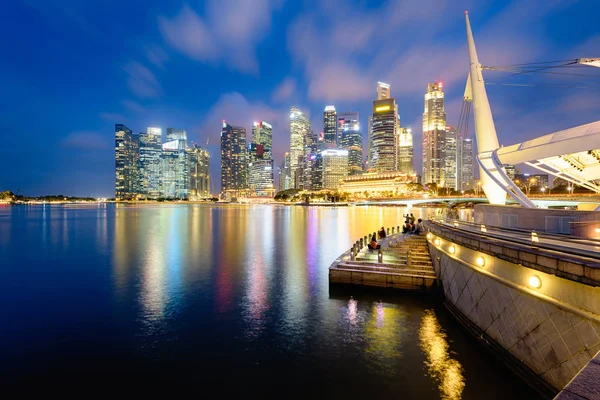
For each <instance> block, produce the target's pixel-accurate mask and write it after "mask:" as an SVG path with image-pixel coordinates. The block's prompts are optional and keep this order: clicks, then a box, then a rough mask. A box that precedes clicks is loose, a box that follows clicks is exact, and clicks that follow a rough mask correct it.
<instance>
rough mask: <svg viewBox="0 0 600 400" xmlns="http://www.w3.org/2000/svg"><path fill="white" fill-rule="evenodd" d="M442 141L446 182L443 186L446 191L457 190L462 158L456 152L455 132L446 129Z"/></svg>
mask: <svg viewBox="0 0 600 400" xmlns="http://www.w3.org/2000/svg"><path fill="white" fill-rule="evenodd" d="M445 136H446V137H445V140H444V147H445V154H444V166H445V169H446V170H445V175H446V181H445V184H444V186H445V187H446V188H448V189H452V190H458V179H457V177H458V175H459V174H458V172H457V171H458V169H461V168H462V160H458V158H459V157H460V158H462V157H461V156H460V154H461V153H462V151H457V139H458V135H457V131H456V128H455V127H453V126H447V127H446V135H445Z"/></svg>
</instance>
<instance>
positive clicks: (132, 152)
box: [115, 124, 140, 200]
mask: <svg viewBox="0 0 600 400" xmlns="http://www.w3.org/2000/svg"><path fill="white" fill-rule="evenodd" d="M139 143H140V142H139V136H138V135H135V134H134V133H133V132H132V131H131V129H129V128H127V127H126V126H125V125H122V124H116V125H115V198H116V199H117V200H129V199H133V198H135V197H136V196H137V194H138V192H139Z"/></svg>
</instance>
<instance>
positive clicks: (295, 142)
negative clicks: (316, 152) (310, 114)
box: [290, 106, 312, 189]
mask: <svg viewBox="0 0 600 400" xmlns="http://www.w3.org/2000/svg"><path fill="white" fill-rule="evenodd" d="M311 136H312V131H311V129H310V120H309V119H308V118H307V117H306V115H304V114H303V113H302V112H301V111H300V110H299V109H298V108H296V107H293V106H292V107H290V175H291V176H292V177H293V178H294V188H296V189H301V188H302V187H303V185H304V174H303V173H298V172H297V170H298V169H299V168H301V169H303V166H302V163H303V160H304V155H305V146H306V142H307V141H311V140H312V139H311Z"/></svg>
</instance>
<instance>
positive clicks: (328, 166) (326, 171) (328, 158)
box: [321, 149, 348, 190]
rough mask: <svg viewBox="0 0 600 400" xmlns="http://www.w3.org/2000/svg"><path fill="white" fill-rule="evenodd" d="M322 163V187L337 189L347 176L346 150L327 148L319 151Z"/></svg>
mask: <svg viewBox="0 0 600 400" xmlns="http://www.w3.org/2000/svg"><path fill="white" fill-rule="evenodd" d="M321 157H322V163H323V164H322V165H323V187H322V189H331V190H333V189H337V188H338V187H339V186H340V182H341V181H343V180H344V179H345V178H346V177H347V176H348V150H338V149H327V150H323V151H322V152H321Z"/></svg>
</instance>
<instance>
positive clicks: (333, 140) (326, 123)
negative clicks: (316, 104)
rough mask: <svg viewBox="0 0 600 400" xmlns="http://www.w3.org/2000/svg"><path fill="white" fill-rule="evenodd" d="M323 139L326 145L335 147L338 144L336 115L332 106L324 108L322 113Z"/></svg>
mask: <svg viewBox="0 0 600 400" xmlns="http://www.w3.org/2000/svg"><path fill="white" fill-rule="evenodd" d="M323 139H324V140H325V144H326V145H327V144H333V145H336V144H338V143H339V138H338V132H337V113H336V111H335V107H334V106H327V107H325V111H324V112H323Z"/></svg>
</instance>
